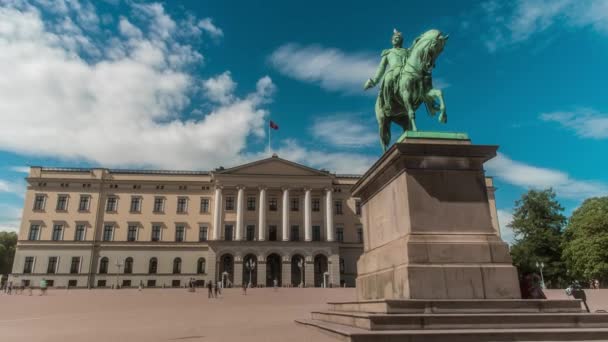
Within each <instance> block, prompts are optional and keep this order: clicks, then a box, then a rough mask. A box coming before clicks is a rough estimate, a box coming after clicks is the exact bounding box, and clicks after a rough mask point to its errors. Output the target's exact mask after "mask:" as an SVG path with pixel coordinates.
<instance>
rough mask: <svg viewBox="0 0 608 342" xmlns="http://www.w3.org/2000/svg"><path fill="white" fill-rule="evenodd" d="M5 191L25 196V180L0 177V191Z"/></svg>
mask: <svg viewBox="0 0 608 342" xmlns="http://www.w3.org/2000/svg"><path fill="white" fill-rule="evenodd" d="M2 192H5V193H9V194H13V195H17V196H19V197H24V196H25V182H23V181H22V180H19V181H11V180H5V179H0V193H2Z"/></svg>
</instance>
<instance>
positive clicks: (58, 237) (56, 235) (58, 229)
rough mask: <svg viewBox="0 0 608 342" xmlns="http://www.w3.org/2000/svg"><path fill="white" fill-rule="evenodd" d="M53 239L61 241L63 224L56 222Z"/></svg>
mask: <svg viewBox="0 0 608 342" xmlns="http://www.w3.org/2000/svg"><path fill="white" fill-rule="evenodd" d="M51 239H52V240H53V241H60V240H62V239H63V226H62V225H60V224H56V225H54V226H53V236H52V237H51Z"/></svg>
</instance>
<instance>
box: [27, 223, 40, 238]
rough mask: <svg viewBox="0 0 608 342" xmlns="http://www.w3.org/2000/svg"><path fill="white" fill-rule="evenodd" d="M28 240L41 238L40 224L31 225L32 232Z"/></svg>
mask: <svg viewBox="0 0 608 342" xmlns="http://www.w3.org/2000/svg"><path fill="white" fill-rule="evenodd" d="M27 239H28V240H30V241H34V240H38V239H40V225H39V224H33V225H31V226H30V234H29V235H28V237H27Z"/></svg>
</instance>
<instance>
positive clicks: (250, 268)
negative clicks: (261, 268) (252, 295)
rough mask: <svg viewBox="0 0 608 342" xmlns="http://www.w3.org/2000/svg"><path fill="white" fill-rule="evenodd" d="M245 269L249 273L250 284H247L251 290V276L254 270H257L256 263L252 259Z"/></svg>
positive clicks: (248, 261)
mask: <svg viewBox="0 0 608 342" xmlns="http://www.w3.org/2000/svg"><path fill="white" fill-rule="evenodd" d="M245 268H246V269H247V270H248V271H249V283H248V284H247V287H249V288H251V276H252V273H253V270H254V269H255V261H253V259H251V258H250V259H249V260H247V262H246V263H245Z"/></svg>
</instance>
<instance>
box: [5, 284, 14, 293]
mask: <svg viewBox="0 0 608 342" xmlns="http://www.w3.org/2000/svg"><path fill="white" fill-rule="evenodd" d="M11 292H13V282H12V281H9V282H8V287H7V288H6V294H9V295H10V294H11Z"/></svg>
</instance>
